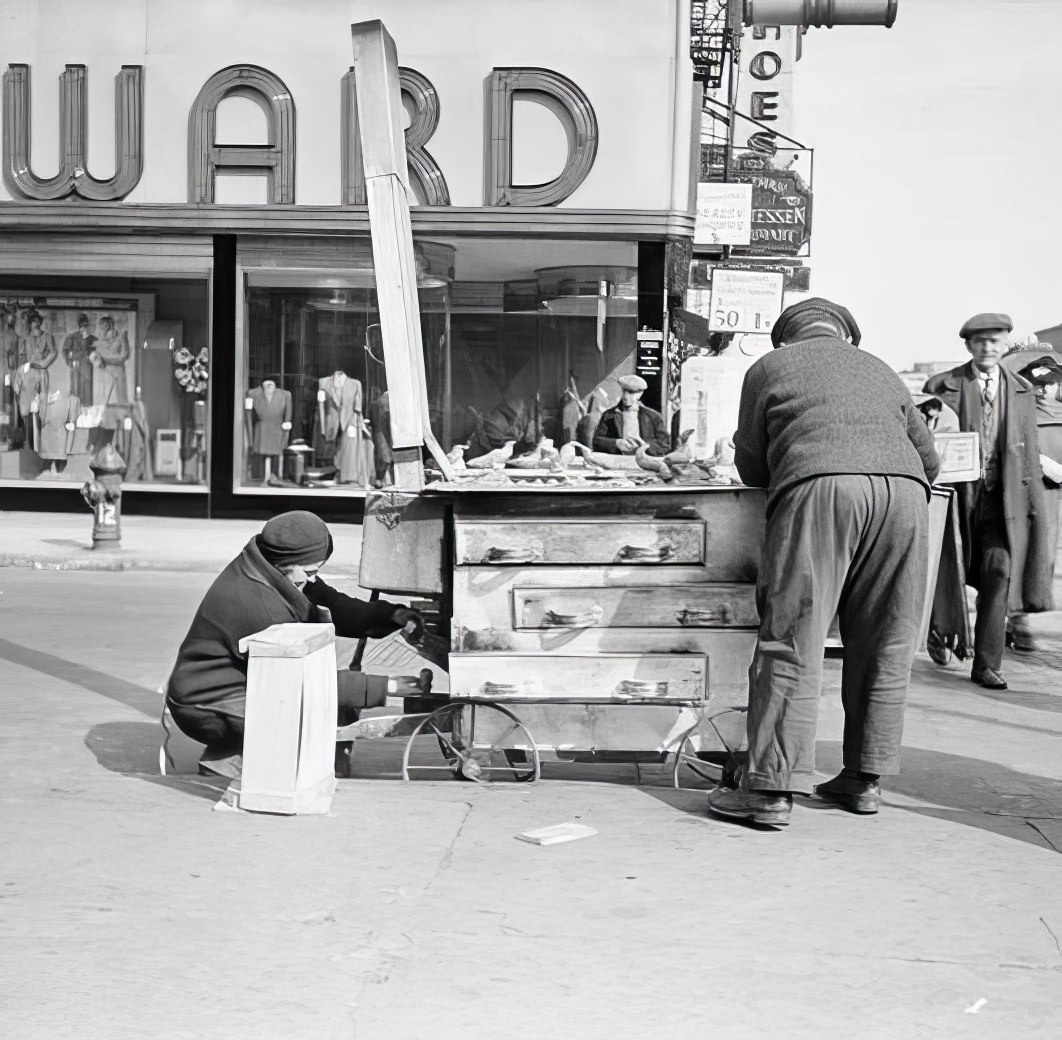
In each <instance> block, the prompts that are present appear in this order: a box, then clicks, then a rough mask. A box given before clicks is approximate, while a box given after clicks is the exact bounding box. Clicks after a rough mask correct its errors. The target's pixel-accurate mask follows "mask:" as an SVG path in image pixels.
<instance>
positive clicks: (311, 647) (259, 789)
mask: <svg viewBox="0 0 1062 1040" xmlns="http://www.w3.org/2000/svg"><path fill="white" fill-rule="evenodd" d="M335 638H336V633H335V628H334V627H333V626H332V625H328V624H297V623H292V624H288V625H273V626H271V627H270V628H267V629H265V630H264V631H262V632H256V633H255V634H254V635H251V636H247V637H246V638H244V639H241V640H240V652H241V653H246V654H247V655H248V660H247V715H246V719H245V723H244V737H243V775H242V777H241V779H240V794H239V802H238V804H239V807H240V808H241V809H248V810H250V811H252V812H270V813H284V814H288V815H291V814H314V813H316V814H322V813H327V812H328V810H329V808H330V807H331V804H332V795H333V794H334V793H335V789H336V780H335V745H336V646H335Z"/></svg>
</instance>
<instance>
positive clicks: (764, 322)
mask: <svg viewBox="0 0 1062 1040" xmlns="http://www.w3.org/2000/svg"><path fill="white" fill-rule="evenodd" d="M784 278H785V276H784V275H782V274H781V273H776V272H761V271H739V270H728V269H727V268H723V267H717V268H716V269H715V271H713V272H712V312H711V316H710V317H709V319H708V324H709V326H710V327H711V330H712V331H713V332H758V333H760V334H761V335H767V334H769V333H770V331H771V326H772V325H773V324H774V323H775V321H776V320H777V319H778V315H779V314H780V313H781V311H782V283H783V281H784Z"/></svg>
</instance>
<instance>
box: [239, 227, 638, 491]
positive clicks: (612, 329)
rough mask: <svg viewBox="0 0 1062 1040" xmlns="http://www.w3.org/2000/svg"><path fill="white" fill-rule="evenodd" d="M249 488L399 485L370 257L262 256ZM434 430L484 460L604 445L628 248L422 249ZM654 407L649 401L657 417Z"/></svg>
mask: <svg viewBox="0 0 1062 1040" xmlns="http://www.w3.org/2000/svg"><path fill="white" fill-rule="evenodd" d="M245 252H246V257H247V261H248V262H246V263H245V264H244V265H243V270H244V275H245V284H246V307H245V312H244V328H245V331H244V342H245V351H246V368H245V380H244V384H243V387H242V388H241V390H240V403H241V416H242V420H241V423H240V424H239V430H238V434H239V448H238V454H237V471H238V473H239V480H238V483H239V484H240V486H242V487H243V488H244V489H245V490H253V489H258V488H263V487H265V488H275V489H287V490H291V489H298V488H303V489H307V490H314V491H334V492H336V493H346V494H363V493H364V492H365V491H366V490H368V489H370V488H372V487H380V486H385V485H387V484H388V483H390V482H391V479H392V472H391V466H392V457H391V447H390V406H391V395H389V394H388V387H387V379H386V373H385V367H384V354H383V339H382V335H381V326H380V314H379V306H378V301H377V297H376V291H375V287H374V285H375V282H374V273H373V270H372V256H371V249H370V248H369V246H368V243H367V241H363V240H358V239H347V240H341V244H340V243H337V242H320V241H318V242H312V241H311V242H307V243H305V244H304V245H303V247H302V248H301V249H300V250H299V251H298V253H297V254H296V255H293V256H290V257H282V256H276V255H274V254H270V253H269V252H268V251H267V249H266V246H265V245H261V246H259V245H257V244H256V243H254V242H250V243H249V244H248V245H247V246H246V250H245ZM416 257H417V274H418V295H419V304H420V314H421V333H422V338H423V347H424V364H425V372H426V378H427V392H428V408H429V419H430V422H431V427H432V430H433V432H434V433H435V435H436V437H437V438H438V440H439V441H440V443H441V444H442V446H443V448H444V449H445V450H446V451H447V452H448V453H453V454H454V455H455V457H460V456H463V457H464V458H465V459H473V458H476V457H478V456H481V455H484V454H486V453H487V452H489V451H491V450H493V449H495V448H498V447H501V446H503V445H505V444H507V443H508V442H509V441H512V442H513V450H514V452H515V453H517V454H519V453H520V452H523V451H529V450H531V449H533V448H534V447H535V446H536V445H537V444H539V443H540V442H541V441H542V440H543V438H545V439H548V440H552V441H553V442H554V444H557V445H559V444H563V443H565V442H566V441H569V440H572V439H575V438H579V439H580V440H582V441H583V443H585V444H587V445H590V444H592V443H593V433H594V426H595V424H596V422H597V420H599V418H600V416H601V414H602V412H603V411H604V410H605V409H607V408H609V407H611V406H612V405H614V404H616V403H617V402H618V401H619V400H620V391H619V386H618V383H617V380H618V378H619V377H620V376H622V375H625V374H629V373H632V372H634V371H635V365H636V356H637V336H636V327H637V301H638V287H637V246H636V244H635V243H632V242H620V243H615V242H554V241H548V240H547V241H532V242H513V241H510V240H502V239H487V238H481V239H471V238H467V239H454V240H452V241H446V242H439V241H432V242H428V241H418V242H417V243H416ZM648 403H650V402H648V401H647V404H648Z"/></svg>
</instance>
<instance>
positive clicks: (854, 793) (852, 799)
mask: <svg viewBox="0 0 1062 1040" xmlns="http://www.w3.org/2000/svg"><path fill="white" fill-rule="evenodd" d="M815 794H817V795H818V796H819V797H820V798H822V799H823V800H824V801H827V802H833V803H834V805H839V806H840V807H841V808H842V809H847V810H848V811H849V812H853V813H859V814H861V815H863V816H870V815H871V814H873V813H876V812H877V811H878V805H879V804H880V803H881V786H880V785H879V784H878V782H877V781H876V780H860V779H859V777H858V776H850V775H849V773H848V771H847V770H844V769H842V770H841V772H839V773H838V774H837V775H836V776H835V777H834V778H833V779H832V780H827V781H826V783H824V784H817V785H816V786H815Z"/></svg>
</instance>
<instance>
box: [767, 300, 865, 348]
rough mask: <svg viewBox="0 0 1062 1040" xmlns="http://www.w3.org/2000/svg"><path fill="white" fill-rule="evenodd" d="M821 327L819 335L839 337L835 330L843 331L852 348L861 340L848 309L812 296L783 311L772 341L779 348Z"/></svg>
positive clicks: (773, 331)
mask: <svg viewBox="0 0 1062 1040" xmlns="http://www.w3.org/2000/svg"><path fill="white" fill-rule="evenodd" d="M818 325H821V326H822V328H821V331H820V332H819V335H822V336H830V335H836V333H835V331H834V329H835V327H836V328H840V329H841V330H842V331H843V332H844V333H845V334H846V335H847V336H848V337H849V339H851V341H852V346H853V347H858V346H859V341H860V339H862V333H861V332H860V331H859V326H858V325H857V324H856V320H855V318H853V317H852V313H851V311H849V310H848V308H847V307H842V306H841V305H840V304H839V303H834V302H833V301H832V300H824V299H822V298H821V297H819V296H813V297H811V299H808V300H801V301H800V302H799V303H794V304H793V305H792V306H791V307H786V309H785V310H784V311H782V313H781V314H780V315H779V316H778V320H777V321H776V322H775V323H774V327H773V328H772V329H771V342H772V343H773V344H774V345H775V347H780V346H781V345H782V344H783V343H788V342H789V341H790V340H793V339H796V338H797V336H799V335H801V334H802V333H808V332H811V331H813V330H814V329H815V327H816V326H818Z"/></svg>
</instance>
